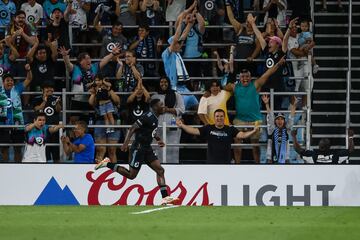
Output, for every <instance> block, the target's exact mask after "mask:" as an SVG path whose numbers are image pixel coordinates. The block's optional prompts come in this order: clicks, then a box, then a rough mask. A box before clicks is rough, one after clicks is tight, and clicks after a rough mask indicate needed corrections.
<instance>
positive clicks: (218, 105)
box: [198, 90, 231, 125]
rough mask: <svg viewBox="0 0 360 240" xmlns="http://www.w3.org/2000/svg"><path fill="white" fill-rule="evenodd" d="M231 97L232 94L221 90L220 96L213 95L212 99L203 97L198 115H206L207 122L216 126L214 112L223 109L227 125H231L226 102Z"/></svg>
mask: <svg viewBox="0 0 360 240" xmlns="http://www.w3.org/2000/svg"><path fill="white" fill-rule="evenodd" d="M230 97H231V93H230V92H228V91H225V90H221V91H220V92H219V93H218V95H216V96H214V95H211V96H210V97H207V98H206V97H202V98H201V99H200V104H199V108H198V114H205V117H206V120H207V121H208V122H209V124H215V120H214V112H215V111H216V109H222V110H224V112H225V125H229V124H230V122H229V117H228V114H227V108H226V102H227V101H228V100H229V98H230Z"/></svg>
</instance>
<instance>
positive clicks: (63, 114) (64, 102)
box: [0, 80, 311, 162]
mask: <svg viewBox="0 0 360 240" xmlns="http://www.w3.org/2000/svg"><path fill="white" fill-rule="evenodd" d="M309 81H310V80H309ZM309 84H311V83H309ZM309 93H310V91H307V92H274V91H273V90H271V91H270V92H261V93H260V95H264V94H269V95H270V99H271V102H272V103H273V100H274V96H276V95H283V96H292V95H295V96H304V95H307V96H308V97H309V96H310V95H309ZM23 94H24V95H25V94H31V95H34V94H37V93H34V92H23ZM54 94H61V98H62V101H61V103H62V111H61V121H60V122H62V123H64V125H65V129H71V128H73V127H74V125H70V124H67V114H68V113H74V112H80V113H81V112H82V113H88V112H90V111H84V110H69V109H68V108H67V106H68V105H69V104H68V99H69V97H70V96H73V95H89V93H88V92H67V91H66V89H63V91H62V92H55V93H54ZM117 94H119V95H129V94H130V93H129V92H117ZM188 94H193V95H202V94H203V93H202V92H192V93H188ZM309 102H310V101H309ZM271 106H272V108H273V104H271ZM272 110H274V109H272ZM307 111H308V112H309V109H308V110H307ZM274 112H289V111H281V110H274ZM296 112H297V113H303V111H296ZM188 113H194V112H192V111H186V112H185V114H188ZM230 113H235V112H234V111H229V114H230ZM262 113H263V114H266V112H265V111H262ZM309 120H310V119H308V120H307V122H308V121H309ZM192 126H193V127H201V126H199V125H192ZM309 126H310V123H306V125H294V128H305V129H306V142H308V141H310V128H309ZM24 127H25V126H24V125H0V129H1V128H24ZM88 127H89V128H108V127H112V128H117V129H127V128H129V127H131V125H89V126H88ZM159 127H160V128H162V138H163V140H164V142H165V143H166V146H165V147H164V148H163V149H162V155H163V161H164V162H166V148H167V147H181V148H199V147H200V148H205V147H206V144H191V143H168V142H167V135H166V129H168V128H174V127H176V126H172V125H167V124H166V122H163V123H159ZM235 127H241V128H244V127H245V128H252V127H253V126H252V125H241V126H235ZM260 128H267V125H261V126H260ZM62 135H63V132H62V130H61V131H60V134H59V137H60V136H62ZM11 145H12V146H24V145H25V144H11ZM307 145H308V144H307ZM1 146H9V144H6V143H4V144H0V147H1ZM47 146H59V148H60V153H61V158H60V159H61V160H62V162H65V160H66V156H65V155H63V150H62V148H63V146H62V142H61V141H60V138H59V143H48V144H47ZM95 146H106V147H111V146H112V147H114V146H115V147H120V146H122V144H121V143H117V144H109V143H107V144H97V143H95ZM153 146H156V144H153ZM238 146H241V147H244V148H249V147H253V146H266V143H258V144H246V143H241V144H232V147H238Z"/></svg>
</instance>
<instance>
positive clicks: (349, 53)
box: [345, 0, 352, 163]
mask: <svg viewBox="0 0 360 240" xmlns="http://www.w3.org/2000/svg"><path fill="white" fill-rule="evenodd" d="M348 15H349V27H348V31H349V32H348V71H347V76H346V77H347V78H346V122H345V124H346V129H345V131H346V133H345V134H346V149H348V148H349V138H348V137H349V136H348V129H349V128H350V107H351V106H350V100H351V96H350V95H351V55H352V54H351V47H352V43H351V34H352V0H349V14H348ZM346 163H349V160H347V161H346Z"/></svg>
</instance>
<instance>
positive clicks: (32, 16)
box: [21, 2, 44, 24]
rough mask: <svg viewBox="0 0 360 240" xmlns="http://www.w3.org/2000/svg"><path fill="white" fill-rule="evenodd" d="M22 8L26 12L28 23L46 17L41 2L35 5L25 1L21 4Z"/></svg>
mask: <svg viewBox="0 0 360 240" xmlns="http://www.w3.org/2000/svg"><path fill="white" fill-rule="evenodd" d="M21 10H22V11H24V12H25V14H26V19H25V21H26V23H27V24H33V23H37V22H38V21H39V20H40V19H41V18H43V17H44V11H43V7H42V6H41V5H40V4H39V3H35V5H34V6H33V7H32V6H31V5H30V4H29V3H27V2H26V3H23V4H22V5H21Z"/></svg>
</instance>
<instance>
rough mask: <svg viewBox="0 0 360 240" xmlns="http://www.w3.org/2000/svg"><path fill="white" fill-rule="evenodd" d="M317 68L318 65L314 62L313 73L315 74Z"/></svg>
mask: <svg viewBox="0 0 360 240" xmlns="http://www.w3.org/2000/svg"><path fill="white" fill-rule="evenodd" d="M319 69H320V67H319V65H317V64H315V65H314V66H313V74H317V73H318V71H319Z"/></svg>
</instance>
